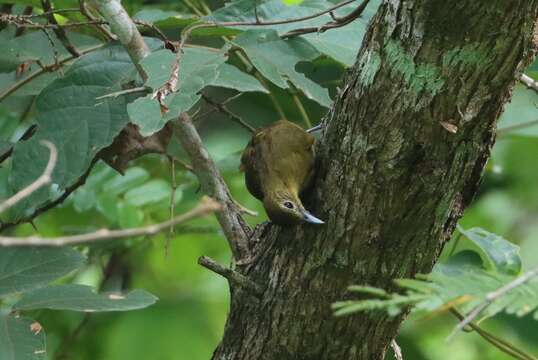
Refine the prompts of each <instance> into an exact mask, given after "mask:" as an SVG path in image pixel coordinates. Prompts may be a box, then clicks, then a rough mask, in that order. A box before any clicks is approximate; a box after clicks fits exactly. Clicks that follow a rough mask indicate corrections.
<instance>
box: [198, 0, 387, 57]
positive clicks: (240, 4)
mask: <svg viewBox="0 0 538 360" xmlns="http://www.w3.org/2000/svg"><path fill="white" fill-rule="evenodd" d="M380 3H381V1H380V0H372V1H370V3H369V5H368V6H367V8H366V10H365V11H364V13H363V15H362V16H361V18H359V19H357V20H355V21H353V22H352V23H351V24H348V25H346V26H343V27H340V28H336V29H331V30H329V31H326V32H324V33H311V34H307V35H303V38H304V39H306V40H307V41H308V42H310V44H312V45H313V46H314V47H315V48H316V49H317V50H319V51H320V52H321V53H324V54H326V55H328V56H330V57H332V58H333V59H335V60H337V61H339V62H341V63H343V64H345V65H346V66H351V65H352V64H353V63H354V61H355V57H356V56H357V52H358V50H359V48H360V45H361V43H362V38H363V36H364V33H365V31H366V25H367V24H368V20H369V19H370V18H371V17H372V15H373V14H374V13H375V12H376V11H377V8H378V6H379V4H380ZM254 4H255V3H254V2H253V1H251V0H239V1H233V2H230V3H229V4H228V5H227V6H225V7H223V8H221V9H219V10H217V11H215V12H214V13H213V14H212V15H210V16H208V17H207V20H210V21H217V22H226V21H241V22H254V21H256V18H255V16H254ZM257 4H258V6H257V7H258V9H257V10H258V16H259V18H260V19H261V20H262V21H276V20H288V19H295V18H300V17H305V16H310V15H313V14H316V13H319V12H321V11H323V10H325V9H328V8H330V7H332V6H334V5H335V3H333V2H330V1H325V0H304V1H302V2H300V3H299V4H291V5H287V4H285V3H284V2H283V1H281V0H268V1H259V2H257ZM357 6H358V4H357V3H352V4H349V5H347V6H344V7H342V8H339V9H338V10H336V11H334V12H333V13H334V15H335V16H344V15H347V14H349V13H350V12H352V11H353V10H354V9H355V8H356V7H357ZM330 21H332V18H331V16H330V15H329V14H325V15H322V16H318V17H314V18H312V19H308V20H305V21H300V22H290V23H285V24H277V25H268V26H264V29H273V30H275V31H277V32H278V34H279V35H282V34H284V33H286V32H288V31H291V30H295V29H298V28H306V27H320V26H322V25H323V24H326V23H328V22H330ZM236 28H237V29H241V30H248V29H252V27H249V26H238V27H236Z"/></svg>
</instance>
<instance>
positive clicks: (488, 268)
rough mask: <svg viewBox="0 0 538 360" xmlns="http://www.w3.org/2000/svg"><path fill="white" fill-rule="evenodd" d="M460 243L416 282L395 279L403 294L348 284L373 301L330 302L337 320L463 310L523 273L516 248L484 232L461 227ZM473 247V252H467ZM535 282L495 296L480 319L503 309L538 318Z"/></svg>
mask: <svg viewBox="0 0 538 360" xmlns="http://www.w3.org/2000/svg"><path fill="white" fill-rule="evenodd" d="M459 232H460V235H462V236H463V239H462V240H460V242H461V243H460V244H459V246H458V251H457V252H456V253H455V254H454V255H452V256H451V257H449V258H448V260H447V261H445V262H443V263H441V262H440V263H437V264H436V265H435V267H434V269H433V271H432V272H431V273H430V274H423V275H419V276H417V279H398V280H395V281H394V282H395V284H396V286H397V287H398V288H399V289H400V290H401V293H399V292H396V293H389V292H386V291H385V290H383V289H379V288H375V287H370V286H351V287H350V288H349V290H350V291H352V292H357V293H362V294H368V295H371V296H373V297H374V298H373V299H365V300H349V301H342V302H337V303H335V304H333V309H334V310H335V314H336V315H337V316H341V315H349V314H352V313H355V312H358V311H372V310H385V311H387V312H388V313H389V314H391V315H393V316H395V315H398V314H400V313H401V312H402V311H403V310H404V309H406V308H407V307H409V306H411V307H412V310H413V311H415V312H419V313H422V314H425V313H426V314H427V313H432V312H433V313H436V312H442V311H445V310H447V309H450V308H452V307H455V308H458V309H461V310H462V311H463V312H468V311H470V310H472V309H473V308H474V307H475V306H476V305H478V304H479V303H481V302H482V301H484V299H485V298H486V296H487V295H488V293H490V292H493V291H495V290H497V289H499V288H501V287H502V286H504V285H506V284H508V283H509V282H510V281H513V280H514V279H515V278H517V277H518V276H519V275H521V258H520V257H519V247H518V246H516V245H514V244H512V243H510V242H508V241H507V240H505V239H503V238H502V237H500V236H498V235H495V234H492V233H490V232H488V231H486V230H484V229H480V228H473V229H470V230H464V229H462V228H460V229H459ZM471 249H472V250H471ZM537 308H538V282H536V281H535V282H531V283H529V284H523V285H521V286H519V287H517V288H515V289H514V290H513V291H511V292H509V293H508V294H506V295H505V296H503V297H501V298H499V299H498V300H497V301H495V302H494V303H493V304H492V305H491V306H489V307H488V308H487V309H486V310H485V311H484V312H483V313H482V320H484V319H486V318H488V317H492V316H494V315H496V314H498V313H499V312H501V311H506V312H507V313H509V314H516V315H517V316H525V315H527V314H533V313H534V318H535V319H536V320H538V309H537Z"/></svg>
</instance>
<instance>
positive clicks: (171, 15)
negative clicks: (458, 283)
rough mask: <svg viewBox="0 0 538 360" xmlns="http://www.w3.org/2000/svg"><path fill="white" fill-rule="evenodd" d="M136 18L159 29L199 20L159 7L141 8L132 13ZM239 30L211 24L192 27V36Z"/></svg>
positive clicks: (227, 33)
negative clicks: (204, 26) (205, 26)
mask: <svg viewBox="0 0 538 360" xmlns="http://www.w3.org/2000/svg"><path fill="white" fill-rule="evenodd" d="M134 18H135V19H137V20H143V21H147V22H150V23H153V25H155V26H157V27H159V28H160V29H172V28H179V27H182V28H183V27H186V26H189V25H192V24H194V23H197V22H199V21H200V17H198V16H196V15H192V14H181V13H178V12H175V11H163V10H159V9H143V10H141V11H139V12H137V13H136V14H135V15H134ZM239 32H240V30H238V29H234V28H229V27H224V26H213V27H209V28H200V29H194V30H193V31H192V35H193V36H232V35H236V34H238V33H239Z"/></svg>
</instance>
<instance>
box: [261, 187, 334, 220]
mask: <svg viewBox="0 0 538 360" xmlns="http://www.w3.org/2000/svg"><path fill="white" fill-rule="evenodd" d="M263 204H264V207H265V210H266V211H267V216H269V219H271V221H272V222H274V223H276V224H279V225H296V224H299V223H301V222H308V223H311V224H324V222H323V221H322V220H320V219H318V218H317V217H315V216H314V215H312V214H311V213H310V212H309V211H308V210H306V209H305V208H304V206H303V203H302V202H301V200H300V199H299V196H297V195H295V194H293V193H292V192H291V191H277V192H274V193H272V194H270V195H269V196H266V197H265V198H264V199H263Z"/></svg>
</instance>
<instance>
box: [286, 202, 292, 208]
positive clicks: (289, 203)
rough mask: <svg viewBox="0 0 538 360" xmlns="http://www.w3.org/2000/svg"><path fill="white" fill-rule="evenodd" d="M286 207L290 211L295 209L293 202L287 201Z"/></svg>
mask: <svg viewBox="0 0 538 360" xmlns="http://www.w3.org/2000/svg"><path fill="white" fill-rule="evenodd" d="M284 206H285V207H287V208H288V209H293V203H292V202H291V201H285V202H284Z"/></svg>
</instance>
